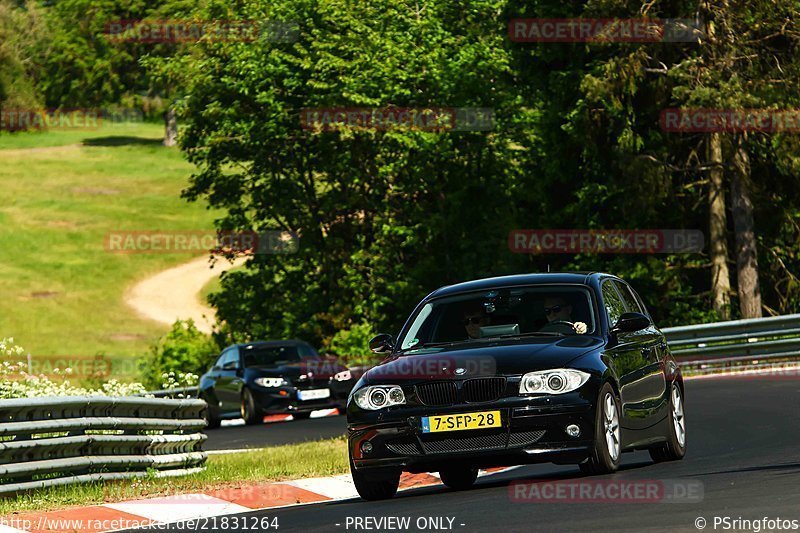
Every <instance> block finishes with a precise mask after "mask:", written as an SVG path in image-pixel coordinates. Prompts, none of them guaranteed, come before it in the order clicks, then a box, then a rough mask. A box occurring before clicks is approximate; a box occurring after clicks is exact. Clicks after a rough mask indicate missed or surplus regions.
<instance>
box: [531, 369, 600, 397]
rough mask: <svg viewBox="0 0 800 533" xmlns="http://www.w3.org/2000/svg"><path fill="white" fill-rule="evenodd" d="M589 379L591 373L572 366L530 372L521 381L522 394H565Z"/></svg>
mask: <svg viewBox="0 0 800 533" xmlns="http://www.w3.org/2000/svg"><path fill="white" fill-rule="evenodd" d="M588 379H589V374H587V373H586V372H581V371H580V370H572V369H570V368H559V369H556V370H542V371H540V372H528V373H527V374H525V375H524V376H522V379H521V380H520V382H519V393H520V394H563V393H565V392H572V391H574V390H575V389H577V388H578V387H580V386H581V385H583V384H584V383H586V381H587V380H588Z"/></svg>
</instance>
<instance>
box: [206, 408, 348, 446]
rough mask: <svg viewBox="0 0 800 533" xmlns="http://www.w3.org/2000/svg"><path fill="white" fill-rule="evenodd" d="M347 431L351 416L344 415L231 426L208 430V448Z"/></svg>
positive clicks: (269, 443)
mask: <svg viewBox="0 0 800 533" xmlns="http://www.w3.org/2000/svg"><path fill="white" fill-rule="evenodd" d="M346 432H347V419H346V417H345V416H343V415H338V416H326V417H323V418H309V419H307V420H285V421H280V422H268V423H266V424H258V425H256V426H245V425H239V426H228V427H221V428H217V429H212V430H207V431H206V435H208V440H207V441H206V442H205V443H204V444H203V449H204V450H206V451H217V450H241V449H245V448H263V447H265V446H280V445H282V444H293V443H296V442H305V441H313V440H320V439H330V438H333V437H338V436H340V435H344V434H345V433H346Z"/></svg>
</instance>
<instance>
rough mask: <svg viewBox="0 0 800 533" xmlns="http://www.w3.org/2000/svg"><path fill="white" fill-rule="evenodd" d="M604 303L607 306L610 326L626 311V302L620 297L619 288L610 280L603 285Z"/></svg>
mask: <svg viewBox="0 0 800 533" xmlns="http://www.w3.org/2000/svg"><path fill="white" fill-rule="evenodd" d="M602 292H603V305H604V306H605V308H606V315H607V316H608V324H609V327H610V326H613V325H614V324H616V323H617V321H618V320H619V317H621V316H622V313H624V312H625V303H624V302H623V301H622V299H621V298H620V297H619V294H618V293H617V290H616V289H615V288H614V285H613V284H612V283H611V282H610V281H606V282H604V283H603V286H602Z"/></svg>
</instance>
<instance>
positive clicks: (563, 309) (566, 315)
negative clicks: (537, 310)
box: [544, 296, 572, 322]
mask: <svg viewBox="0 0 800 533" xmlns="http://www.w3.org/2000/svg"><path fill="white" fill-rule="evenodd" d="M544 316H546V317H547V321H548V322H555V321H556V320H563V321H566V322H572V305H570V303H569V302H567V300H566V298H564V297H563V296H548V297H547V298H545V299H544Z"/></svg>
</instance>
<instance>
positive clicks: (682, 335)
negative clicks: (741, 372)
mask: <svg viewBox="0 0 800 533" xmlns="http://www.w3.org/2000/svg"><path fill="white" fill-rule="evenodd" d="M661 331H662V332H663V333H664V335H665V336H666V337H667V342H668V343H669V346H670V349H671V351H672V354H673V355H674V356H675V357H676V358H677V359H678V360H680V361H685V362H689V361H692V362H695V361H696V362H700V361H703V362H705V361H713V362H714V363H736V362H740V361H745V360H750V359H755V358H757V359H772V360H774V359H777V358H791V357H797V356H800V314H794V315H782V316H775V317H768V318H754V319H746V320H730V321H727V322H714V323H711V324H697V325H694V326H680V327H673V328H663V329H662V330H661Z"/></svg>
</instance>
